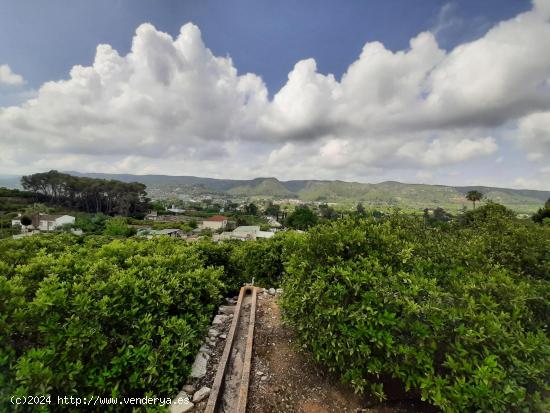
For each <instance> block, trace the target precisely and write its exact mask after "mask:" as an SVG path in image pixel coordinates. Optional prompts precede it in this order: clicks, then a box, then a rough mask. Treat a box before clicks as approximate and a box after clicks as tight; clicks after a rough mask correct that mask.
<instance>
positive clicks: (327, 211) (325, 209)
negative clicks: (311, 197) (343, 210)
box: [319, 204, 338, 219]
mask: <svg viewBox="0 0 550 413" xmlns="http://www.w3.org/2000/svg"><path fill="white" fill-rule="evenodd" d="M319 213H320V214H321V218H323V219H336V218H338V213H337V212H336V211H335V210H334V208H331V207H329V206H328V205H327V204H321V205H319Z"/></svg>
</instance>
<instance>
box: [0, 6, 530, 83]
mask: <svg viewBox="0 0 550 413" xmlns="http://www.w3.org/2000/svg"><path fill="white" fill-rule="evenodd" d="M0 4H1V7H0V56H1V57H2V60H3V61H4V62H9V64H10V66H11V68H12V69H13V70H14V71H15V72H17V73H19V74H21V75H22V76H23V77H24V78H25V79H27V80H28V82H29V85H31V86H33V87H35V88H37V87H39V86H40V85H41V84H42V83H43V82H45V81H48V80H55V79H62V78H66V77H67V76H68V72H69V70H70V68H71V67H72V66H73V65H75V64H83V65H88V64H90V63H92V61H93V58H94V55H95V49H96V47H97V45H98V44H99V43H108V44H111V45H112V46H113V47H114V48H115V49H117V50H118V51H119V52H120V53H121V54H125V53H127V52H128V51H129V49H130V45H131V39H132V35H133V33H134V32H135V30H136V27H138V26H139V25H140V24H141V23H144V22H151V23H153V24H154V25H155V26H156V27H157V29H159V30H162V31H165V32H167V33H170V34H172V35H176V34H177V33H178V31H179V28H180V27H181V25H183V24H184V23H187V22H193V23H195V24H197V25H198V26H199V27H200V29H201V31H202V35H203V39H204V42H205V43H206V45H207V46H208V47H209V48H210V49H212V51H213V52H214V53H215V54H216V55H222V56H224V55H227V54H229V55H230V56H231V57H232V58H233V60H234V62H235V66H236V67H237V68H238V69H239V71H242V72H253V73H256V74H259V75H261V76H262V78H263V79H264V81H265V82H266V83H267V85H268V87H269V90H270V91H271V92H272V91H275V90H278V89H279V88H280V87H281V86H283V84H284V83H285V82H286V77H287V74H288V72H289V71H290V70H291V69H292V67H293V66H294V64H295V63H296V62H297V61H298V60H300V59H304V58H308V57H314V58H315V59H316V60H317V63H318V68H319V71H321V72H323V73H334V74H335V75H336V76H341V74H342V73H343V72H344V71H345V69H346V68H347V67H348V65H349V64H350V63H352V62H353V61H354V60H355V59H356V58H357V56H358V54H359V52H360V51H361V48H362V47H363V45H364V44H365V42H368V41H381V42H382V43H384V45H385V46H386V47H387V48H388V49H390V50H401V49H403V48H406V47H407V46H408V43H409V39H410V38H411V37H413V36H415V35H416V34H418V33H419V32H422V31H424V30H428V29H430V28H434V27H436V26H437V25H438V24H441V23H448V24H449V27H446V28H445V29H444V30H442V31H441V33H439V34H438V36H437V37H438V41H439V42H440V45H441V46H443V47H444V48H446V49H451V48H453V47H454V46H456V45H457V44H459V43H462V42H464V41H467V40H472V39H475V38H476V37H479V36H481V35H482V34H483V32H484V31H485V30H487V29H488V28H489V27H491V26H492V25H493V24H494V23H495V22H499V21H501V20H504V19H508V18H510V17H513V16H515V15H517V14H518V13H520V12H522V11H525V10H528V9H529V8H530V7H531V3H530V1H527V0H504V1H503V0H483V1H479V0H460V1H454V2H452V1H451V2H447V1H440V0H415V1H410V0H394V1H391V0H390V1H379V0H378V1H372V0H364V1H362V0H359V1H353V0H344V1H337V0H314V1H312V0H293V1H288V0H277V1H272V0H246V1H242V0H239V1H234V0H233V1H232V0H230V1H219V0H218V1H211V0H192V1H191V0H169V1H166V0H160V1H158V0H94V1H88V0H73V1H66V0H48V1H40V0H1V2H0ZM446 9H448V10H449V14H448V15H446V16H442V13H443V12H444V10H446ZM442 17H443V18H446V21H445V22H441V21H439V19H440V18H442Z"/></svg>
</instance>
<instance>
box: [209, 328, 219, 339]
mask: <svg viewBox="0 0 550 413" xmlns="http://www.w3.org/2000/svg"><path fill="white" fill-rule="evenodd" d="M219 335H220V332H219V331H218V330H216V329H215V328H211V329H210V330H208V337H211V338H215V337H218V336H219Z"/></svg>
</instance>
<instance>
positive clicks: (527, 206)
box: [0, 171, 550, 213]
mask: <svg viewBox="0 0 550 413" xmlns="http://www.w3.org/2000/svg"><path fill="white" fill-rule="evenodd" d="M67 173H70V174H72V175H76V176H88V177H91V178H102V179H117V180H120V181H124V182H141V183H143V184H145V185H147V187H148V190H149V191H150V192H151V193H153V194H155V195H158V194H163V193H164V194H169V193H171V192H180V193H181V192H185V191H187V190H192V191H193V192H194V193H204V192H211V193H212V192H214V193H220V194H228V195H233V196H243V197H265V198H298V199H301V200H304V201H319V202H338V203H345V204H350V205H353V204H355V203H357V202H363V203H364V204H365V205H367V206H373V207H400V208H407V209H423V208H435V207H438V206H439V207H442V208H445V209H448V210H451V211H453V210H454V211H456V210H458V209H460V208H462V206H464V205H466V206H469V205H470V202H469V201H467V200H466V199H465V195H466V193H467V192H468V191H471V190H478V191H480V192H482V193H483V194H484V196H485V198H487V199H491V200H493V201H495V202H499V203H501V204H503V205H506V206H507V207H509V208H512V209H514V210H515V211H517V212H525V213H531V212H534V211H536V210H537V209H538V208H540V207H541V206H542V205H543V204H544V202H545V201H546V200H547V199H548V198H550V191H535V190H527V189H510V188H494V187H487V186H462V187H460V186H458V187H455V186H445V185H424V184H405V183H401V182H394V181H387V182H381V183H377V184H368V183H360V182H345V181H327V180H292V181H279V180H278V179H277V178H271V177H269V178H255V179H245V180H240V179H215V178H202V177H196V176H170V175H131V174H103V173H80V172H72V171H69V172H67ZM2 178H3V177H2V176H0V186H7V187H12V188H13V187H16V186H14V185H13V183H14V182H17V181H18V180H19V177H15V176H9V177H5V182H7V183H10V184H12V185H2Z"/></svg>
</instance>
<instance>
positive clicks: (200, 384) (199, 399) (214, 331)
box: [170, 297, 237, 413]
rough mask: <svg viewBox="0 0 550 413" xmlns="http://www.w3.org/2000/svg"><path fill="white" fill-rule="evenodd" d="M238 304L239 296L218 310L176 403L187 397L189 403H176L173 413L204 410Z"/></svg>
mask: <svg viewBox="0 0 550 413" xmlns="http://www.w3.org/2000/svg"><path fill="white" fill-rule="evenodd" d="M236 303H237V297H234V298H231V299H228V300H227V304H226V305H223V306H221V307H220V308H219V313H218V315H216V317H214V320H213V321H212V326H211V328H210V329H209V330H208V336H207V337H205V340H204V344H203V345H202V346H201V348H200V349H199V353H198V354H197V356H196V358H195V362H194V363H193V367H192V371H191V375H190V377H189V380H188V383H187V384H186V385H184V386H183V388H182V390H181V392H180V393H179V394H178V395H177V396H176V398H175V399H176V400H177V399H178V398H182V399H186V398H187V399H188V400H189V402H187V403H183V404H173V405H172V406H171V407H170V413H185V412H192V413H194V412H202V411H204V409H205V407H206V403H207V401H208V396H209V395H210V389H211V388H212V383H213V382H214V377H215V376H216V371H217V368H218V364H219V361H220V358H221V356H222V353H223V349H224V347H225V340H226V338H227V333H228V332H229V328H230V327H231V322H232V320H233V312H234V311H235V304H236Z"/></svg>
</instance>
